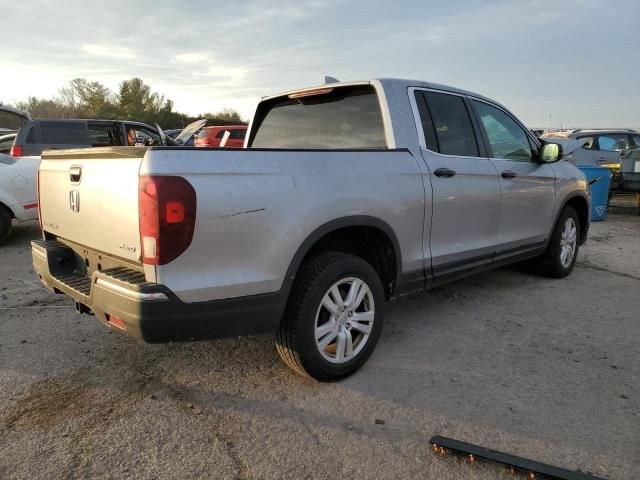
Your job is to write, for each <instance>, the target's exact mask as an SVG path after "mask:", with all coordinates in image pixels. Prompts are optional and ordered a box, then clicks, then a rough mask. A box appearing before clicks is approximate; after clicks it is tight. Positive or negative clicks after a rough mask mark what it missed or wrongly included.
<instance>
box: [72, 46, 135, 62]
mask: <svg viewBox="0 0 640 480" xmlns="http://www.w3.org/2000/svg"><path fill="white" fill-rule="evenodd" d="M81 50H82V51H83V52H85V53H88V54H90V55H94V56H96V57H112V58H122V59H130V58H135V55H134V53H133V51H131V50H130V49H128V48H122V47H112V46H106V45H94V44H88V45H82V47H81Z"/></svg>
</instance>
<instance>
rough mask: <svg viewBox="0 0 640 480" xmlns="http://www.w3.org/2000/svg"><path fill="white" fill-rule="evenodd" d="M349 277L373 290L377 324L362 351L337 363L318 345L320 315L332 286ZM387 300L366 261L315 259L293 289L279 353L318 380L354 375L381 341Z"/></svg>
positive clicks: (331, 256) (339, 256)
mask: <svg viewBox="0 0 640 480" xmlns="http://www.w3.org/2000/svg"><path fill="white" fill-rule="evenodd" d="M349 278H355V279H358V280H360V281H363V282H364V283H365V284H366V285H367V286H368V287H369V290H370V292H371V295H372V297H373V304H374V315H373V324H372V326H371V332H370V334H369V337H368V338H367V339H366V341H365V342H363V343H364V344H363V346H362V348H361V350H360V352H359V353H357V354H355V356H354V357H353V358H351V359H350V360H346V361H344V362H342V363H334V362H331V361H329V360H327V359H326V358H324V357H323V354H321V353H320V348H319V347H318V345H317V344H316V338H315V335H316V315H318V312H319V309H320V305H321V302H322V300H323V298H324V296H325V294H327V293H328V290H329V289H330V287H331V286H333V285H334V284H335V283H336V282H340V281H341V280H343V279H349ZM384 299H385V297H384V291H383V286H382V281H381V280H380V277H379V275H378V273H377V272H376V271H375V270H374V268H373V267H372V266H371V265H370V264H369V263H368V262H366V261H365V260H363V259H362V258H360V257H357V256H355V255H350V254H346V253H340V252H325V253H321V254H319V255H317V256H314V257H313V258H311V259H309V260H308V261H306V262H305V263H304V264H303V265H302V267H301V268H300V272H299V274H298V276H297V278H296V280H295V283H294V285H293V288H292V290H291V295H290V297H289V303H288V306H287V311H286V312H285V316H284V318H283V320H282V322H281V324H280V328H279V330H278V333H277V337H276V349H277V351H278V354H279V355H280V357H281V358H282V360H283V361H284V363H286V364H287V365H288V366H289V367H291V368H292V369H293V370H294V371H296V372H297V373H299V374H301V375H303V376H307V377H312V378H315V379H316V380H320V381H333V380H339V379H341V378H345V377H347V376H349V375H351V374H352V373H354V372H355V371H356V370H358V369H359V368H360V367H361V366H362V365H363V364H364V363H365V362H366V361H367V359H368V358H369V356H370V355H371V353H372V352H373V350H374V348H375V346H376V343H377V342H378V339H379V338H380V334H381V333H382V324H383V321H384V315H383V308H384ZM332 318H333V317H332ZM354 331H355V330H354ZM357 335H359V334H358V333H356V336H357ZM350 338H351V337H350ZM336 341H337V340H336ZM336 348H337V347H336ZM325 355H326V353H325Z"/></svg>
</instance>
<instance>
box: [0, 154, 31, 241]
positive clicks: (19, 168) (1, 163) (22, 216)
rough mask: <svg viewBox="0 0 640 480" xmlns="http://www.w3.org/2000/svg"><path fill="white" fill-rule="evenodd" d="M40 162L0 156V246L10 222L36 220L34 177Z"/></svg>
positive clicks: (7, 234)
mask: <svg viewBox="0 0 640 480" xmlns="http://www.w3.org/2000/svg"><path fill="white" fill-rule="evenodd" d="M39 164H40V158H38V157H21V158H15V157H11V156H9V155H4V154H0V244H1V243H3V242H4V241H5V240H6V239H7V238H9V235H10V234H11V227H12V222H13V220H16V221H18V222H26V221H28V220H34V219H37V218H38V201H37V193H36V189H37V174H38V165H39Z"/></svg>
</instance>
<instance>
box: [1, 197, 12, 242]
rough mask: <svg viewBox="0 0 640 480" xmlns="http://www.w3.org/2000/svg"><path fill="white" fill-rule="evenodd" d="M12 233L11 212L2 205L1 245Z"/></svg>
mask: <svg viewBox="0 0 640 480" xmlns="http://www.w3.org/2000/svg"><path fill="white" fill-rule="evenodd" d="M9 235H11V214H10V213H9V212H8V210H7V209H6V208H4V207H3V206H2V205H0V245H2V244H3V243H4V242H5V241H6V240H7V238H9Z"/></svg>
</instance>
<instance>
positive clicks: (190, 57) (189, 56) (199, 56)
mask: <svg viewBox="0 0 640 480" xmlns="http://www.w3.org/2000/svg"><path fill="white" fill-rule="evenodd" d="M174 58H175V59H176V60H177V61H179V62H183V63H200V62H204V61H205V60H208V59H209V54H208V53H207V52H191V53H181V54H179V55H176V56H175V57H174Z"/></svg>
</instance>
